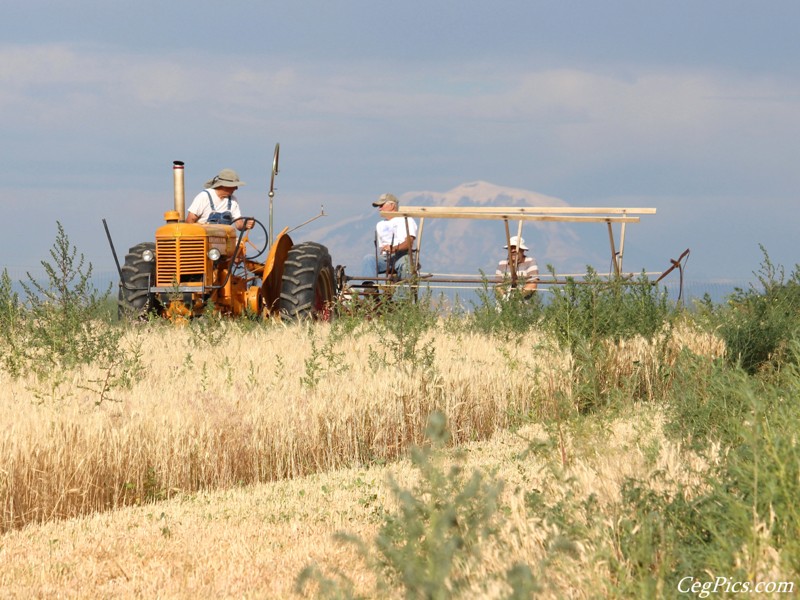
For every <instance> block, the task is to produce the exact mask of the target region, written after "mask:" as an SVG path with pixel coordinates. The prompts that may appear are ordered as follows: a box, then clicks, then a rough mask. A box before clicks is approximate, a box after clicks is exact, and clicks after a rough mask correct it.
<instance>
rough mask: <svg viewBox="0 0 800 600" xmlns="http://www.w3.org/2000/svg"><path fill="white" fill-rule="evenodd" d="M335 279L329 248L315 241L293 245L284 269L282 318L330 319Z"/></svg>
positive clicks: (281, 301)
mask: <svg viewBox="0 0 800 600" xmlns="http://www.w3.org/2000/svg"><path fill="white" fill-rule="evenodd" d="M334 286H335V278H334V272H333V263H332V262H331V255H330V253H329V252H328V249H327V248H326V247H325V246H323V245H322V244H317V243H316V242H303V243H302V244H297V245H296V246H292V248H291V250H289V254H288V256H287V257H286V262H285V263H284V267H283V281H282V283H281V299H280V310H281V315H283V316H284V317H287V318H289V319H292V320H299V319H317V320H324V321H326V320H329V319H330V317H331V311H332V306H331V305H332V303H333V298H334Z"/></svg>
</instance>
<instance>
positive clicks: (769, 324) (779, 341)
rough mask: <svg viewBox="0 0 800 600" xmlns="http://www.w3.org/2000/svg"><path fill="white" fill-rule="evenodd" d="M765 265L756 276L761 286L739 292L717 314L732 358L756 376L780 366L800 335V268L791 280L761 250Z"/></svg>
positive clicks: (798, 266)
mask: <svg viewBox="0 0 800 600" xmlns="http://www.w3.org/2000/svg"><path fill="white" fill-rule="evenodd" d="M761 251H762V252H763V254H764V258H763V262H762V264H761V267H760V268H759V270H758V271H757V272H756V273H755V275H756V278H757V279H758V285H751V286H750V287H749V288H748V289H742V288H737V289H736V291H735V292H734V293H733V294H732V295H731V296H730V298H729V299H728V303H727V306H725V307H721V308H720V309H719V310H717V311H713V312H714V314H715V315H716V319H712V323H714V324H716V325H717V326H718V331H719V335H720V336H721V337H722V338H723V339H724V340H725V344H726V346H727V352H728V358H729V359H730V360H731V361H732V362H734V363H738V364H740V365H741V366H742V368H743V369H744V370H745V371H747V372H748V373H755V372H756V371H757V370H758V369H760V368H762V367H764V366H766V365H767V364H768V363H772V364H773V365H777V364H778V363H779V362H781V360H782V358H781V357H782V354H783V352H784V350H785V348H786V344H787V342H788V340H790V339H791V338H792V337H795V336H796V335H797V333H798V331H800V265H796V266H795V269H794V271H793V272H792V273H791V275H790V276H789V278H788V279H787V278H786V275H785V271H784V269H783V267H779V266H775V265H773V264H772V262H771V261H770V258H769V255H768V254H767V251H766V250H765V249H764V247H763V246H761Z"/></svg>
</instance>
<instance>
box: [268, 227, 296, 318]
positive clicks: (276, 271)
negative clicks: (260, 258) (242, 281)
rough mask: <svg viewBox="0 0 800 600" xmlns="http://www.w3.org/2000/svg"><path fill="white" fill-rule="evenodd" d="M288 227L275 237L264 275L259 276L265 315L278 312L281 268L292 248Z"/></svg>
mask: <svg viewBox="0 0 800 600" xmlns="http://www.w3.org/2000/svg"><path fill="white" fill-rule="evenodd" d="M288 231H289V228H288V227H284V228H283V230H282V231H281V232H280V233H279V234H278V235H277V237H276V238H275V240H274V241H273V243H272V247H271V248H270V250H269V256H267V262H266V263H265V264H264V273H263V274H262V276H261V282H262V283H261V297H262V298H263V300H264V308H265V309H266V311H267V314H273V313H275V312H277V311H278V308H279V307H278V302H279V301H280V299H281V284H282V282H283V266H284V264H285V263H286V257H287V256H288V255H289V250H291V249H292V246H294V242H292V238H291V237H289V234H288V233H287V232H288Z"/></svg>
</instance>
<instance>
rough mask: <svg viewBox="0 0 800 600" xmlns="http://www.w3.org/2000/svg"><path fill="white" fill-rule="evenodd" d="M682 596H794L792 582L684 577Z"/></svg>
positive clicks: (680, 589)
mask: <svg viewBox="0 0 800 600" xmlns="http://www.w3.org/2000/svg"><path fill="white" fill-rule="evenodd" d="M678 591H679V592H680V593H681V594H695V595H696V596H697V597H698V598H708V597H709V596H710V595H711V594H792V593H794V583H793V582H791V581H736V580H735V579H733V578H732V577H717V578H716V579H709V580H705V581H701V580H699V579H697V578H695V577H691V576H690V577H684V578H683V579H681V580H680V581H679V582H678Z"/></svg>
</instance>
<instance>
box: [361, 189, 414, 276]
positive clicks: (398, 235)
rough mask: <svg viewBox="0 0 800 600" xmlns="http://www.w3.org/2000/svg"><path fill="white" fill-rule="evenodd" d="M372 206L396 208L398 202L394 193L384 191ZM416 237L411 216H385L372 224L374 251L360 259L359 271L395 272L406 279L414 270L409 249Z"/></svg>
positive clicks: (398, 205)
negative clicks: (410, 263) (373, 229)
mask: <svg viewBox="0 0 800 600" xmlns="http://www.w3.org/2000/svg"><path fill="white" fill-rule="evenodd" d="M372 206H375V207H376V208H378V209H379V210H380V211H381V212H396V211H397V209H398V208H399V207H400V203H399V202H398V200H397V198H396V197H395V196H394V194H383V195H381V197H380V198H378V199H377V200H376V201H375V202H373V203H372ZM416 237H417V224H416V223H415V222H414V219H412V218H410V217H400V216H397V217H392V216H387V217H385V218H384V219H383V220H382V221H379V222H378V224H377V225H376V226H375V253H374V254H367V255H366V256H364V258H363V260H362V261H361V273H360V275H364V276H370V275H372V274H374V275H375V276H378V275H384V274H390V275H391V274H396V275H397V279H398V280H403V279H408V278H409V277H410V276H411V275H412V273H413V271H412V269H411V266H410V265H409V257H408V253H409V251H410V250H411V249H412V247H413V245H414V239H415V238H416Z"/></svg>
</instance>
